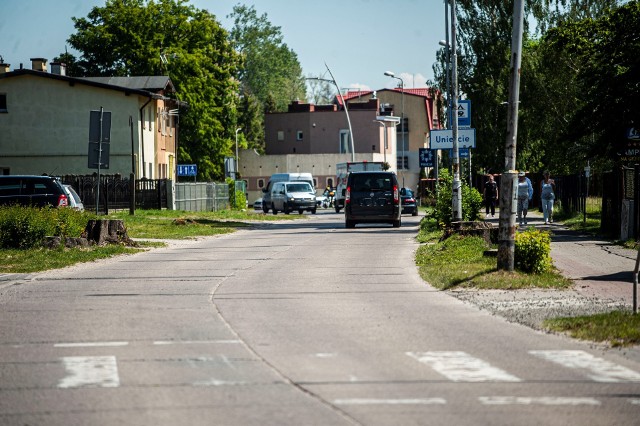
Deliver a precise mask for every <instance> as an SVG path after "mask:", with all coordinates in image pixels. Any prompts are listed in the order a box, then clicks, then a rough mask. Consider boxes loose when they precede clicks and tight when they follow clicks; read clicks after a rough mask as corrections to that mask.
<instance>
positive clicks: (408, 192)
mask: <svg viewBox="0 0 640 426" xmlns="http://www.w3.org/2000/svg"><path fill="white" fill-rule="evenodd" d="M404 195H405V196H407V197H409V198H413V191H412V190H410V189H406V188H405V190H404Z"/></svg>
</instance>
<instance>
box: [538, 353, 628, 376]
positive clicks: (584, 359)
mask: <svg viewBox="0 0 640 426" xmlns="http://www.w3.org/2000/svg"><path fill="white" fill-rule="evenodd" d="M529 353H530V354H532V355H535V356H537V357H540V358H542V359H544V360H547V361H551V362H554V363H556V364H560V365H562V366H564V367H567V368H574V369H578V368H582V369H585V370H589V371H590V372H591V374H588V377H589V378H591V379H592V380H594V381H596V382H604V383H618V382H640V374H639V373H637V372H636V371H633V370H630V369H628V368H627V367H623V366H622V365H618V364H615V363H613V362H610V361H607V360H604V359H602V358H597V357H595V356H593V355H591V354H590V353H588V352H585V351H529Z"/></svg>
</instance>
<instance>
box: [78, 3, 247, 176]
mask: <svg viewBox="0 0 640 426" xmlns="http://www.w3.org/2000/svg"><path fill="white" fill-rule="evenodd" d="M73 21H74V26H75V30H76V32H75V33H74V34H72V35H71V36H70V37H69V40H68V41H69V43H70V44H71V46H73V47H74V48H75V49H76V50H78V51H79V52H80V53H81V55H80V58H79V59H78V60H76V61H73V62H74V66H75V67H76V68H75V69H76V70H77V71H76V72H78V73H79V74H78V76H129V75H160V74H168V75H169V76H170V78H171V80H172V81H173V83H174V85H175V86H176V90H177V94H178V97H179V99H180V100H181V101H185V102H187V103H188V104H189V106H188V108H187V109H182V110H181V111H180V144H179V153H178V161H179V162H188V163H195V164H197V165H198V178H199V179H201V180H216V179H221V178H222V177H223V176H224V169H223V164H224V157H225V156H229V155H232V154H233V152H234V151H233V150H234V148H235V134H234V131H235V125H236V119H237V117H236V115H237V113H236V104H237V96H236V93H237V83H236V82H235V80H234V78H233V77H234V76H235V75H236V73H237V70H238V67H239V63H240V62H239V56H238V55H237V54H236V53H235V51H234V50H233V48H232V46H231V44H230V43H229V40H228V33H227V32H226V31H225V30H224V29H223V28H222V27H221V26H220V24H219V23H218V21H217V20H216V18H215V16H213V15H211V14H210V13H209V12H207V11H205V10H199V9H196V8H195V7H193V6H190V5H188V4H187V1H186V0H107V1H106V3H105V6H104V7H94V8H93V9H92V10H91V11H90V12H89V14H88V15H87V17H86V18H73Z"/></svg>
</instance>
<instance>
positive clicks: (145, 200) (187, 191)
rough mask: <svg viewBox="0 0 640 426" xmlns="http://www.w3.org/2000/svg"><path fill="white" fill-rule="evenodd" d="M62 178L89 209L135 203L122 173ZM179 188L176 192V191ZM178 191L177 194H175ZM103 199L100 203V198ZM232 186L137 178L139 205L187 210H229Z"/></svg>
mask: <svg viewBox="0 0 640 426" xmlns="http://www.w3.org/2000/svg"><path fill="white" fill-rule="evenodd" d="M60 179H61V181H62V182H63V183H65V184H68V185H71V186H73V188H74V189H75V190H76V192H77V193H78V195H79V196H80V198H81V199H82V202H83V204H84V206H85V209H87V210H89V211H95V210H96V209H97V211H98V212H99V213H101V214H108V213H109V211H112V210H126V209H129V208H130V206H131V180H130V179H129V178H125V177H122V176H120V175H102V176H100V186H99V187H98V177H97V175H67V176H61V177H60ZM174 188H175V193H174ZM174 194H175V196H174ZM98 196H99V198H100V200H99V204H98V205H96V199H97V198H98ZM229 206H230V204H229V185H228V184H226V183H211V182H201V183H174V182H173V181H171V180H168V179H137V180H136V181H135V208H136V209H142V210H148V209H158V210H161V209H176V210H186V211H217V210H222V209H228V208H229Z"/></svg>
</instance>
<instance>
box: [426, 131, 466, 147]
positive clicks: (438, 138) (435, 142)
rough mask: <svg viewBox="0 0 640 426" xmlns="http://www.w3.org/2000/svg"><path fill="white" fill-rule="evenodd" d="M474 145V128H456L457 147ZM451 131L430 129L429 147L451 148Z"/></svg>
mask: <svg viewBox="0 0 640 426" xmlns="http://www.w3.org/2000/svg"><path fill="white" fill-rule="evenodd" d="M475 147H476V129H458V148H475ZM452 148H453V131H452V130H451V129H448V130H432V131H431V149H452Z"/></svg>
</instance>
